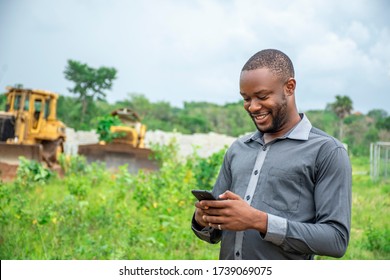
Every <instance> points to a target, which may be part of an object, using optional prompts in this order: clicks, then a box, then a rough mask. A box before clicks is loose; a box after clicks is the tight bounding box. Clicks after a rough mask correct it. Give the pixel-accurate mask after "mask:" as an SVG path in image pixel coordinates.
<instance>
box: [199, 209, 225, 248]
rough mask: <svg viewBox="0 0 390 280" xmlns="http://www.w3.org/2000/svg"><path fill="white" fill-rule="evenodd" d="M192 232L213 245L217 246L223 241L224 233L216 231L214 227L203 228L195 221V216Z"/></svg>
mask: <svg viewBox="0 0 390 280" xmlns="http://www.w3.org/2000/svg"><path fill="white" fill-rule="evenodd" d="M192 231H193V232H194V233H195V235H196V236H197V237H198V238H200V239H202V240H203V241H206V242H208V243H211V244H216V243H218V242H219V241H221V237H222V231H221V230H218V229H214V228H212V227H209V226H207V227H204V228H202V227H201V226H200V225H199V224H198V223H197V222H196V220H195V214H194V215H193V217H192Z"/></svg>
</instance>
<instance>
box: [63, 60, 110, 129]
mask: <svg viewBox="0 0 390 280" xmlns="http://www.w3.org/2000/svg"><path fill="white" fill-rule="evenodd" d="M116 73H117V71H116V69H115V68H108V67H100V68H97V69H95V68H92V67H90V66H88V65H87V64H84V63H80V62H78V61H75V60H68V65H67V66H66V68H65V71H64V74H65V78H66V79H67V80H69V81H71V82H73V83H74V87H73V88H69V91H70V92H72V93H74V94H77V95H78V99H79V100H80V102H81V113H80V123H84V118H85V115H86V112H87V109H88V105H90V104H92V103H93V101H94V100H95V99H97V100H105V98H106V92H105V91H106V90H110V89H111V87H112V83H113V80H114V79H115V78H116Z"/></svg>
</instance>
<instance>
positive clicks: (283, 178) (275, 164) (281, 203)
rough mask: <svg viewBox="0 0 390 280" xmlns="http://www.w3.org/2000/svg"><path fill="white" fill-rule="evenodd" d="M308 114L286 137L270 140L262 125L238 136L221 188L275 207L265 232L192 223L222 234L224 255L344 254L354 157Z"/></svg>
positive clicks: (214, 236)
mask: <svg viewBox="0 0 390 280" xmlns="http://www.w3.org/2000/svg"><path fill="white" fill-rule="evenodd" d="M301 117H302V120H301V121H300V122H299V123H298V124H297V125H296V126H295V127H294V128H293V129H292V130H291V131H290V132H289V133H287V134H286V135H285V136H284V137H281V138H278V139H275V140H274V141H272V142H270V143H267V144H264V142H263V137H262V134H261V133H260V132H258V131H257V132H255V133H254V134H251V135H247V136H244V137H242V138H239V139H238V140H236V141H235V142H234V143H233V144H232V146H231V147H230V148H229V149H228V151H227V152H226V155H225V158H224V162H223V165H222V167H221V170H220V173H219V176H218V179H217V181H216V183H215V185H214V189H213V193H214V195H215V196H218V195H219V194H221V193H223V192H225V191H226V190H230V191H232V192H234V193H236V194H238V195H240V196H241V197H242V198H243V199H244V200H245V201H247V202H248V203H249V204H250V205H251V206H252V207H254V208H256V209H259V210H261V211H264V212H266V213H268V229H267V233H266V234H265V235H263V234H261V233H259V232H258V231H256V230H246V231H238V232H236V231H229V230H222V231H220V230H217V229H212V228H210V227H205V228H203V229H202V228H200V226H199V225H198V224H197V223H196V221H195V220H194V219H193V220H192V229H193V231H194V233H195V234H196V235H197V236H198V237H199V238H201V239H203V240H205V241H207V242H210V243H217V242H219V241H220V240H221V241H222V242H221V251H220V259H312V258H313V257H314V255H328V256H333V257H341V256H342V255H343V254H344V253H345V251H346V248H347V245H348V241H349V233H350V222H351V184H352V183H351V177H352V176H351V175H352V172H351V165H350V162H349V158H348V154H347V151H346V150H345V148H344V146H343V145H342V144H341V143H340V142H339V141H337V140H336V139H335V138H333V137H331V136H329V135H327V134H326V133H324V132H323V131H321V130H319V129H316V128H313V127H312V125H311V123H310V121H309V120H308V119H307V118H306V116H304V115H303V114H302V115H301Z"/></svg>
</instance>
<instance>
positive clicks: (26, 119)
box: [0, 87, 66, 175]
mask: <svg viewBox="0 0 390 280" xmlns="http://www.w3.org/2000/svg"><path fill="white" fill-rule="evenodd" d="M6 89H7V92H6V93H5V95H6V108H5V111H2V112H0V163H1V164H3V165H4V164H6V165H16V166H17V165H18V163H19V157H20V156H23V157H25V158H27V159H30V160H36V161H38V162H42V163H46V164H47V166H48V167H52V166H53V165H54V164H55V163H56V162H57V159H58V155H59V154H60V153H62V152H63V143H64V141H65V140H66V135H65V125H64V123H62V122H61V121H59V120H58V119H57V100H58V94H56V93H54V92H50V91H46V90H39V89H23V88H13V87H7V88H6ZM0 171H3V170H0ZM2 173H4V172H2ZM3 175H4V174H3Z"/></svg>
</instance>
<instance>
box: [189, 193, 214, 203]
mask: <svg viewBox="0 0 390 280" xmlns="http://www.w3.org/2000/svg"><path fill="white" fill-rule="evenodd" d="M191 192H192V194H193V195H194V196H195V197H196V198H197V199H198V200H199V201H201V200H217V199H216V198H215V197H214V195H213V193H212V192H210V191H206V190H192V191H191Z"/></svg>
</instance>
